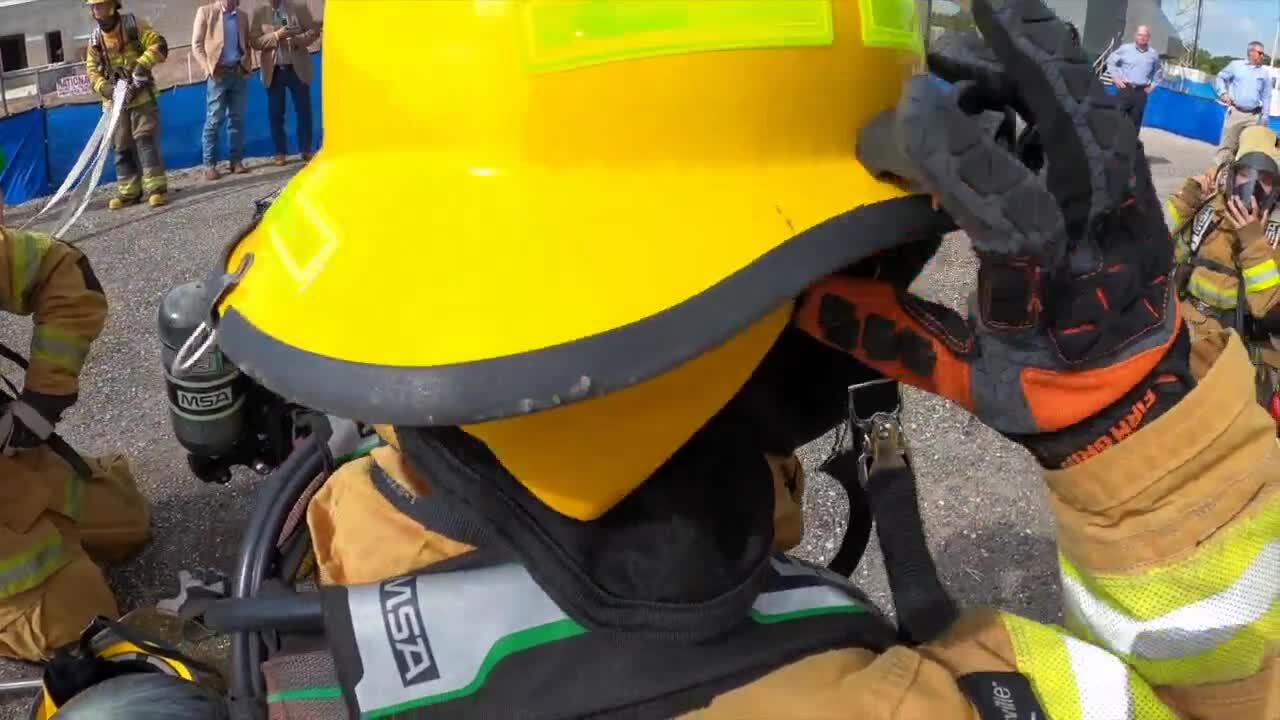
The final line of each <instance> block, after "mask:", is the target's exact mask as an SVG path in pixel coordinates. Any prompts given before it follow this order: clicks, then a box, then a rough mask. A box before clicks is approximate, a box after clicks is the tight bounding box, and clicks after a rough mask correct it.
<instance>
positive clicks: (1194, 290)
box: [1187, 270, 1238, 310]
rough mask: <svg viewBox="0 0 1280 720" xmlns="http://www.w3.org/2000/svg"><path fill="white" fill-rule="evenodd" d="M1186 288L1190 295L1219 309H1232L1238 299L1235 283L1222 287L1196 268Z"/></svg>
mask: <svg viewBox="0 0 1280 720" xmlns="http://www.w3.org/2000/svg"><path fill="white" fill-rule="evenodd" d="M1187 290H1188V291H1189V292H1190V293H1191V294H1192V295H1195V296H1196V297H1198V298H1200V299H1201V300H1203V301H1204V302H1206V303H1208V304H1209V305H1212V306H1213V307H1215V308H1217V309H1219V310H1234V309H1235V307H1236V301H1237V300H1238V297H1237V296H1238V291H1237V289H1236V285H1235V283H1232V284H1231V285H1230V286H1229V287H1223V286H1221V285H1218V284H1217V283H1216V282H1214V281H1213V280H1212V279H1209V278H1207V277H1205V273H1203V272H1200V271H1198V270H1197V271H1196V272H1195V273H1193V274H1192V275H1191V282H1189V283H1188V284H1187Z"/></svg>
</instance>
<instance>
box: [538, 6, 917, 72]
mask: <svg viewBox="0 0 1280 720" xmlns="http://www.w3.org/2000/svg"><path fill="white" fill-rule="evenodd" d="M898 1H899V0H892V1H888V0H878V1H877V2H875V3H873V4H875V5H894V4H897V3H898ZM864 4H865V1H864ZM523 10H524V13H525V15H524V23H525V28H526V48H527V51H526V52H527V61H528V64H529V68H530V70H531V71H533V72H557V71H563V70H572V69H575V68H582V67H588V66H591V65H599V64H602V63H607V62H614V61H619V60H636V59H640V58H647V57H655V56H659V55H683V54H687V53H693V52H704V51H710V50H742V49H749V48H774V47H813V46H824V45H830V44H832V42H834V37H835V36H834V29H833V25H834V22H833V20H832V9H831V0H716V1H715V2H707V1H706V0H685V1H684V2H673V0H627V2H603V3H602V2H595V0H567V1H565V0H558V1H548V0H532V1H531V2H529V3H527V4H525V5H524V6H523Z"/></svg>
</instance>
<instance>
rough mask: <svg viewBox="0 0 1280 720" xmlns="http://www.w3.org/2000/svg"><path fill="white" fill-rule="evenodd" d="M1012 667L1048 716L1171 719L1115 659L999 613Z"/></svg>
mask: <svg viewBox="0 0 1280 720" xmlns="http://www.w3.org/2000/svg"><path fill="white" fill-rule="evenodd" d="M1001 619H1002V620H1003V621H1004V625H1005V629H1006V630H1007V631H1008V633H1009V639H1010V641H1011V643H1012V645H1013V651H1014V655H1015V662H1016V663H1017V666H1018V672H1020V673H1022V674H1023V675H1024V676H1026V677H1027V678H1028V679H1029V680H1030V681H1031V686H1032V688H1034V689H1035V692H1036V697H1037V699H1038V700H1039V701H1040V704H1041V705H1042V706H1043V707H1044V710H1045V712H1046V713H1048V716H1049V718H1052V720H1104V719H1105V720H1176V718H1177V716H1176V715H1174V714H1173V711H1171V710H1170V709H1169V708H1168V707H1166V706H1165V705H1164V704H1163V703H1162V702H1160V700H1159V698H1157V697H1156V694H1155V693H1154V692H1153V691H1152V690H1151V688H1150V687H1149V686H1148V685H1147V684H1146V682H1145V681H1144V680H1143V679H1142V678H1141V677H1139V676H1138V675H1136V674H1135V673H1134V672H1133V671H1132V670H1131V669H1130V668H1129V667H1128V666H1127V665H1125V664H1124V662H1122V661H1121V660H1120V659H1119V658H1117V657H1115V656H1113V655H1111V654H1109V653H1108V652H1106V651H1105V650H1103V649H1102V648H1099V647H1095V646H1093V645H1090V644H1088V643H1086V642H1083V641H1081V640H1079V639H1076V638H1073V637H1071V636H1070V635H1067V634H1066V633H1065V632H1064V631H1063V630H1062V629H1061V628H1057V627H1053V626H1051V625H1041V624H1040V623H1037V622H1033V621H1031V620H1027V619H1025V618H1021V617H1018V616H1017V615H1010V614H1007V613H1004V614H1001Z"/></svg>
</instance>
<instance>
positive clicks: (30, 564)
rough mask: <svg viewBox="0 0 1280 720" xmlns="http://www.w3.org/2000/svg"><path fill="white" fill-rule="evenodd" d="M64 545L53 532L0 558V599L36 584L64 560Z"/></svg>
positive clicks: (64, 561) (42, 580) (65, 554)
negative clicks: (24, 548) (35, 542)
mask: <svg viewBox="0 0 1280 720" xmlns="http://www.w3.org/2000/svg"><path fill="white" fill-rule="evenodd" d="M67 560H68V556H67V553H66V546H65V545H63V543H62V536H61V535H59V534H58V533H57V532H56V531H51V532H49V533H48V534H47V535H46V536H45V537H44V538H41V539H40V540H39V542H38V544H36V545H34V546H32V547H30V548H28V549H27V550H24V551H23V552H20V553H17V554H14V555H11V556H9V557H7V558H5V559H3V560H0V599H3V598H10V597H13V596H14V595H17V594H18V593H21V592H26V591H27V590H30V589H31V588H34V587H37V586H39V585H40V584H41V583H43V582H44V581H45V580H47V579H49V577H50V576H51V575H53V574H54V573H55V572H57V571H58V570H60V569H61V568H62V566H63V565H65V564H66V563H67Z"/></svg>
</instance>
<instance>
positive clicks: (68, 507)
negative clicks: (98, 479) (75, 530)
mask: <svg viewBox="0 0 1280 720" xmlns="http://www.w3.org/2000/svg"><path fill="white" fill-rule="evenodd" d="M67 467H68V469H69V472H68V473H67V480H66V482H65V483H63V485H62V514H63V515H66V516H67V517H69V518H71V519H72V520H79V519H80V505H81V502H82V500H83V498H84V484H85V482H86V481H88V480H89V478H87V477H80V473H79V472H77V471H76V469H75V468H74V467H71V466H70V465H68V466H67Z"/></svg>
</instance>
